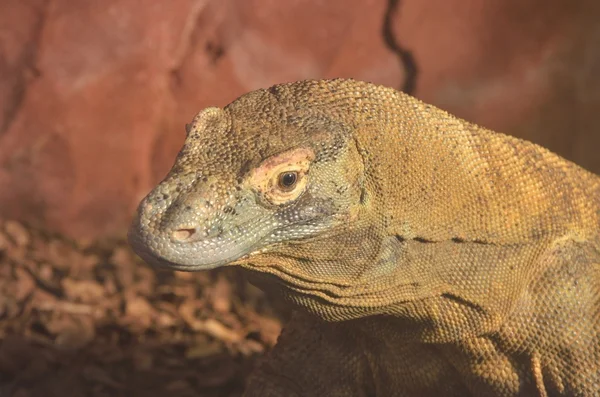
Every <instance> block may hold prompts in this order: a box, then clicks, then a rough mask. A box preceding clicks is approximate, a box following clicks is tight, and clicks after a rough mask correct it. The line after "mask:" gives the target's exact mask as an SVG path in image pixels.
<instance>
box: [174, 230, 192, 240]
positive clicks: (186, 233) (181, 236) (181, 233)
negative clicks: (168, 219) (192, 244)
mask: <svg viewBox="0 0 600 397" xmlns="http://www.w3.org/2000/svg"><path fill="white" fill-rule="evenodd" d="M194 234H196V229H177V230H175V231H174V232H173V239H174V240H177V241H185V240H189V239H190V238H191V237H192V236H193V235H194Z"/></svg>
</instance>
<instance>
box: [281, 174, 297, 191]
mask: <svg viewBox="0 0 600 397" xmlns="http://www.w3.org/2000/svg"><path fill="white" fill-rule="evenodd" d="M297 180H298V174H297V173H295V172H284V173H282V174H281V175H280V176H279V184H280V185H281V187H284V188H288V189H289V188H291V187H293V186H294V185H295V184H296V181H297Z"/></svg>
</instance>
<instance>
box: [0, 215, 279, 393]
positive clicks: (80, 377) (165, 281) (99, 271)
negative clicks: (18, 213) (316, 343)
mask: <svg viewBox="0 0 600 397" xmlns="http://www.w3.org/2000/svg"><path fill="white" fill-rule="evenodd" d="M240 297H242V298H240ZM0 319H1V320H2V321H0V395H2V396H4V395H7V396H23V397H37V396H44V397H46V396H61V397H67V396H91V397H95V396H108V395H110V396H132V395H135V396H142V397H144V396H146V397H154V396H156V397H158V396H161V397H163V396H167V395H168V396H238V395H240V394H241V392H242V390H243V385H244V381H245V378H246V376H247V375H248V373H249V371H250V369H251V367H252V365H253V363H254V361H255V360H256V358H257V357H258V356H259V355H260V354H262V353H264V352H265V351H267V350H268V349H269V348H270V347H272V346H273V345H274V343H275V341H276V339H277V336H278V335H279V332H280V330H281V325H280V324H281V322H280V321H279V319H278V317H277V315H276V314H275V312H274V311H273V310H272V309H271V307H270V306H269V304H268V302H267V301H266V298H265V297H264V295H263V294H262V293H261V292H259V291H258V290H257V289H256V288H254V287H252V286H250V285H249V284H247V283H246V282H245V281H244V280H243V277H242V276H241V275H240V273H238V272H237V271H235V269H226V270H221V271H211V272H202V273H177V272H170V271H165V270H156V269H152V268H150V267H148V266H146V265H145V264H144V263H143V262H141V261H140V260H139V259H138V258H137V257H136V256H135V255H134V254H133V253H132V252H131V251H130V249H129V247H128V246H127V244H126V243H125V242H123V241H103V242H97V243H91V244H90V243H87V244H85V245H84V244H77V243H76V242H72V241H69V240H67V239H64V238H61V237H58V236H49V235H47V234H45V233H42V232H39V231H36V230H33V229H30V228H27V227H24V226H23V225H21V224H20V223H18V222H14V221H2V220H0Z"/></svg>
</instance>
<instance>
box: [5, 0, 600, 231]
mask: <svg viewBox="0 0 600 397" xmlns="http://www.w3.org/2000/svg"><path fill="white" fill-rule="evenodd" d="M386 17H387V18H388V19H387V20H388V22H389V23H388V24H387V25H386V24H384V21H385V20H386ZM599 21H600V3H599V2H598V1H595V0H589V1H585V0H579V1H564V0H546V1H542V0H399V1H395V0H389V1H388V0H362V1H358V0H345V1H333V0H330V1H323V0H288V1H276V0H220V1H218V0H171V1H168V2H167V1H158V0H155V1H150V0H144V1H142V0H90V1H74V0H72V1H69V0H3V1H1V2H0V216H2V217H5V218H15V219H18V220H22V221H25V222H27V223H29V224H33V225H36V226H42V227H44V228H47V229H50V230H54V231H59V232H62V233H66V234H68V235H70V236H71V237H74V238H77V239H88V238H93V237H98V236H106V235H122V234H123V232H124V230H125V228H126V226H127V224H128V222H129V219H130V216H131V214H132V211H133V210H134V207H135V205H136V204H137V202H138V201H139V199H141V197H142V196H143V195H144V194H145V193H146V192H147V191H148V190H149V189H150V188H151V186H152V185H153V184H154V183H155V182H157V181H158V180H159V179H160V178H161V177H162V176H163V175H164V174H165V173H166V171H167V170H168V168H169V167H170V165H171V162H172V159H173V158H174V155H175V153H176V152H177V150H178V147H179V145H180V144H181V142H182V140H183V137H184V125H185V123H186V122H188V121H189V120H191V118H192V117H193V116H194V114H195V113H196V112H197V111H199V110H200V109H201V108H203V107H206V106H209V105H219V106H220V105H225V104H227V103H228V102H230V101H231V100H233V99H235V98H236V97H237V96H238V95H240V94H242V93H244V92H246V91H249V90H252V89H255V88H259V87H267V86H269V85H271V84H274V83H279V82H283V81H290V80H297V79H304V78H321V77H354V78H357V79H363V80H369V81H373V82H376V83H380V84H385V85H388V86H393V87H398V88H401V87H408V88H410V87H411V86H414V92H413V93H414V94H415V95H416V96H417V97H419V98H422V99H423V100H425V101H428V102H430V103H433V104H435V105H437V106H440V107H442V108H444V109H447V110H449V111H451V112H453V113H455V114H457V115H459V116H462V117H464V118H466V119H468V120H471V121H475V122H477V123H480V124H482V125H484V126H487V127H491V128H493V129H496V130H501V131H504V132H507V133H510V134H514V135H517V136H520V137H523V138H527V139H530V140H533V141H535V142H538V143H541V144H542V145H545V146H547V147H549V148H550V149H552V150H554V151H556V152H558V153H560V154H562V155H564V156H566V157H567V158H569V159H572V160H574V161H576V162H578V163H579V164H581V165H582V166H584V167H586V168H588V169H590V170H594V171H596V172H600V155H599V153H598V152H599V148H600V110H599V109H600V22H599ZM384 27H385V28H386V29H384ZM384 31H385V32H384ZM386 39H387V41H386ZM401 54H404V55H405V56H408V58H411V57H412V60H414V66H416V68H415V70H416V74H415V75H414V76H413V73H412V69H411V63H410V62H409V63H406V62H404V63H403V62H401V61H400V57H399V55H401ZM409 60H410V59H409ZM413 77H414V78H413ZM407 78H408V82H407ZM407 83H408V85H407Z"/></svg>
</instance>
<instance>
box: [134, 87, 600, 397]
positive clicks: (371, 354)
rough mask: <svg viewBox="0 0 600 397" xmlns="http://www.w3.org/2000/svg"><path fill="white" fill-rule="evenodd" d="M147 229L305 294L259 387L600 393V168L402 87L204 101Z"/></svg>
mask: <svg viewBox="0 0 600 397" xmlns="http://www.w3.org/2000/svg"><path fill="white" fill-rule="evenodd" d="M130 241H131V244H132V246H133V248H134V249H135V250H136V252H137V253H138V254H139V255H140V256H141V257H142V258H144V259H145V260H146V261H147V262H149V263H152V264H157V265H161V266H168V267H171V268H174V269H178V270H188V271H196V270H203V269H209V268H214V267H217V266H223V265H238V266H241V267H243V268H244V269H247V271H248V276H249V277H250V278H251V279H252V280H253V281H254V282H255V283H257V284H258V285H260V286H261V287H263V288H265V289H267V290H269V291H270V292H271V293H272V296H274V297H276V298H282V299H286V300H287V301H289V302H290V303H291V304H292V305H293V307H294V309H295V314H294V316H293V318H292V320H291V321H290V323H289V324H287V325H286V327H285V329H284V331H283V333H282V336H281V337H280V340H279V342H278V344H277V346H276V347H275V348H274V350H273V351H272V352H271V353H270V354H269V355H268V357H267V358H265V359H264V360H263V361H262V363H261V364H260V365H259V367H258V368H257V370H256V371H255V373H254V375H253V376H252V378H251V380H250V382H249V384H248V388H247V391H246V395H247V396H373V395H376V396H405V395H406V396H411V395H419V396H424V395H425V396H426V395H432V396H438V395H444V396H453V395H456V396H466V395H473V396H516V395H523V396H529V395H539V396H550V395H565V396H575V395H577V396H592V395H600V392H598V390H600V178H599V177H598V176H596V175H593V174H591V173H589V172H587V171H585V170H583V169H581V168H579V167H578V166H576V165H575V164H573V163H571V162H569V161H567V160H564V159H562V158H561V157H559V156H557V155H555V154H553V153H551V152H549V151H547V150H545V149H544V148H541V147H539V146H536V145H534V144H532V143H530V142H526V141H522V140H519V139H516V138H513V137H509V136H506V135H503V134H498V133H494V132H492V131H489V130H486V129H483V128H480V127H477V126H475V125H473V124H470V123H468V122H466V121H463V120H459V119H457V118H455V117H453V116H451V115H449V114H448V113H446V112H444V111H441V110H439V109H436V108H435V107H433V106H429V105H426V104H424V103H422V102H420V101H418V100H416V99H414V98H412V97H410V96H408V95H405V94H403V93H400V92H396V91H394V90H392V89H388V88H384V87H379V86H375V85H372V84H368V83H363V82H357V81H352V80H328V81H303V82H297V83H291V84H283V85H278V86H274V87H271V88H270V89H268V90H258V91H254V92H251V93H249V94H246V95H244V96H242V97H240V98H239V99H237V100H236V101H235V102H233V103H231V104H230V105H228V106H227V107H225V108H224V109H217V108H209V109H205V110H204V111H202V112H200V113H199V114H198V115H197V116H196V118H195V119H194V121H193V122H192V124H191V125H189V126H188V137H187V139H186V142H185V144H184V147H183V148H182V150H181V152H180V154H179V156H178V157H177V160H176V162H175V165H174V166H173V169H172V170H171V172H170V173H169V174H168V175H167V177H166V178H165V179H164V180H163V181H162V182H161V183H160V184H159V185H158V186H157V187H156V188H155V189H154V190H153V191H152V192H151V193H150V194H149V195H148V196H147V197H146V198H145V199H144V200H143V201H142V203H141V204H140V206H139V209H138V215H137V217H136V219H135V220H134V223H133V225H132V228H131V231H130Z"/></svg>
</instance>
